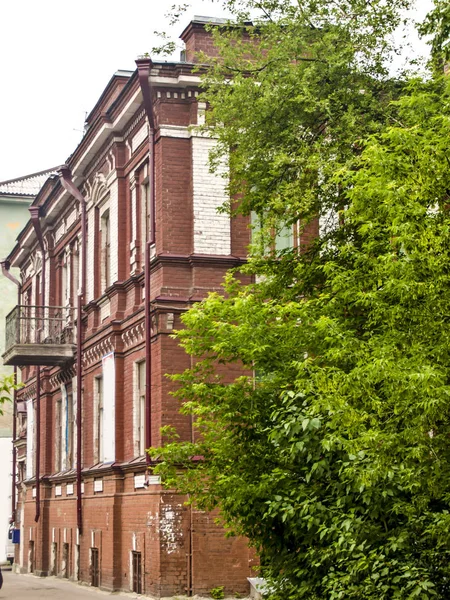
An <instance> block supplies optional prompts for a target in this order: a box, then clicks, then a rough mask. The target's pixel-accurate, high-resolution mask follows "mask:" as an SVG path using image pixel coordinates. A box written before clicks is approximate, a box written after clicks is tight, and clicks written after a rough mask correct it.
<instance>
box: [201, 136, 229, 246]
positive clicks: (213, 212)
mask: <svg viewBox="0 0 450 600" xmlns="http://www.w3.org/2000/svg"><path fill="white" fill-rule="evenodd" d="M215 144H216V141H215V140H213V139H210V138H206V137H193V138H192V176H193V191H194V252H195V253H196V254H222V255H229V254H231V230H230V217H229V215H227V214H222V213H218V212H217V208H218V207H219V206H221V205H222V204H223V203H224V202H225V200H226V198H227V196H226V193H227V192H226V184H227V181H226V179H225V178H224V177H222V175H223V174H226V173H227V166H226V165H225V164H223V166H222V167H221V168H220V171H219V172H217V173H210V171H209V152H210V150H211V149H212V148H214V146H215Z"/></svg>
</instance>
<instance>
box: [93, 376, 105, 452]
mask: <svg viewBox="0 0 450 600" xmlns="http://www.w3.org/2000/svg"><path fill="white" fill-rule="evenodd" d="M94 385H95V394H94V395H95V411H94V416H95V418H94V462H96V463H98V462H103V459H104V452H103V417H104V415H103V377H96V378H95V379H94Z"/></svg>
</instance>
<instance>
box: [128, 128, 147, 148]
mask: <svg viewBox="0 0 450 600" xmlns="http://www.w3.org/2000/svg"><path fill="white" fill-rule="evenodd" d="M147 136H148V125H147V123H144V125H142V127H141V128H140V129H139V131H138V132H137V133H136V134H135V135H134V136H133V137H132V138H131V152H135V150H136V149H137V148H139V146H140V145H141V144H142V142H143V141H144V140H145V139H146V137H147Z"/></svg>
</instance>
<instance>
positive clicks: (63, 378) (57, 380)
mask: <svg viewBox="0 0 450 600" xmlns="http://www.w3.org/2000/svg"><path fill="white" fill-rule="evenodd" d="M75 375H76V369H75V365H72V366H70V367H68V368H66V369H64V370H62V371H58V372H57V373H55V374H54V375H52V376H51V377H50V380H49V384H50V388H51V389H52V390H54V389H55V388H58V387H59V386H60V385H62V384H64V383H70V382H71V381H72V379H73V378H74V377H75Z"/></svg>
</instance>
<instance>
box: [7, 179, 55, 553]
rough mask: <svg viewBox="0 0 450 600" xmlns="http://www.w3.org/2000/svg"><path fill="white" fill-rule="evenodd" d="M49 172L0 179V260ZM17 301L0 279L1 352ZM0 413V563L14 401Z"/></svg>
mask: <svg viewBox="0 0 450 600" xmlns="http://www.w3.org/2000/svg"><path fill="white" fill-rule="evenodd" d="M48 175H49V171H44V172H41V173H33V174H31V175H26V176H25V177H19V178H17V179H10V180H8V181H1V182H0V259H1V258H3V257H5V256H7V254H8V253H9V252H10V250H11V248H12V247H13V246H14V241H15V239H16V237H17V234H18V233H19V231H20V230H21V229H22V227H23V226H24V225H25V223H26V222H27V221H28V218H29V216H30V213H29V212H28V207H29V206H30V204H31V202H32V201H33V199H34V198H35V197H36V195H37V193H38V192H39V190H40V188H41V187H42V185H43V183H44V182H45V180H46V179H47V177H48ZM15 304H17V288H16V286H15V285H14V283H12V282H11V281H9V280H8V279H7V278H4V277H1V278H0V354H3V351H4V341H5V331H4V324H5V317H6V315H7V314H8V313H9V311H10V310H11V309H12V308H13V307H14V306H15ZM12 374H13V368H12V367H8V366H5V365H4V364H3V362H2V361H0V376H8V375H12ZM1 408H2V411H3V415H0V456H1V457H2V460H1V464H0V482H1V485H0V563H1V562H3V561H4V560H6V547H7V545H9V544H8V528H9V522H10V519H11V517H12V516H14V515H13V512H14V509H13V504H14V499H13V498H12V495H13V490H12V472H13V452H12V450H13V447H12V440H13V404H12V403H11V404H4V405H3V406H2V407H1Z"/></svg>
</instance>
